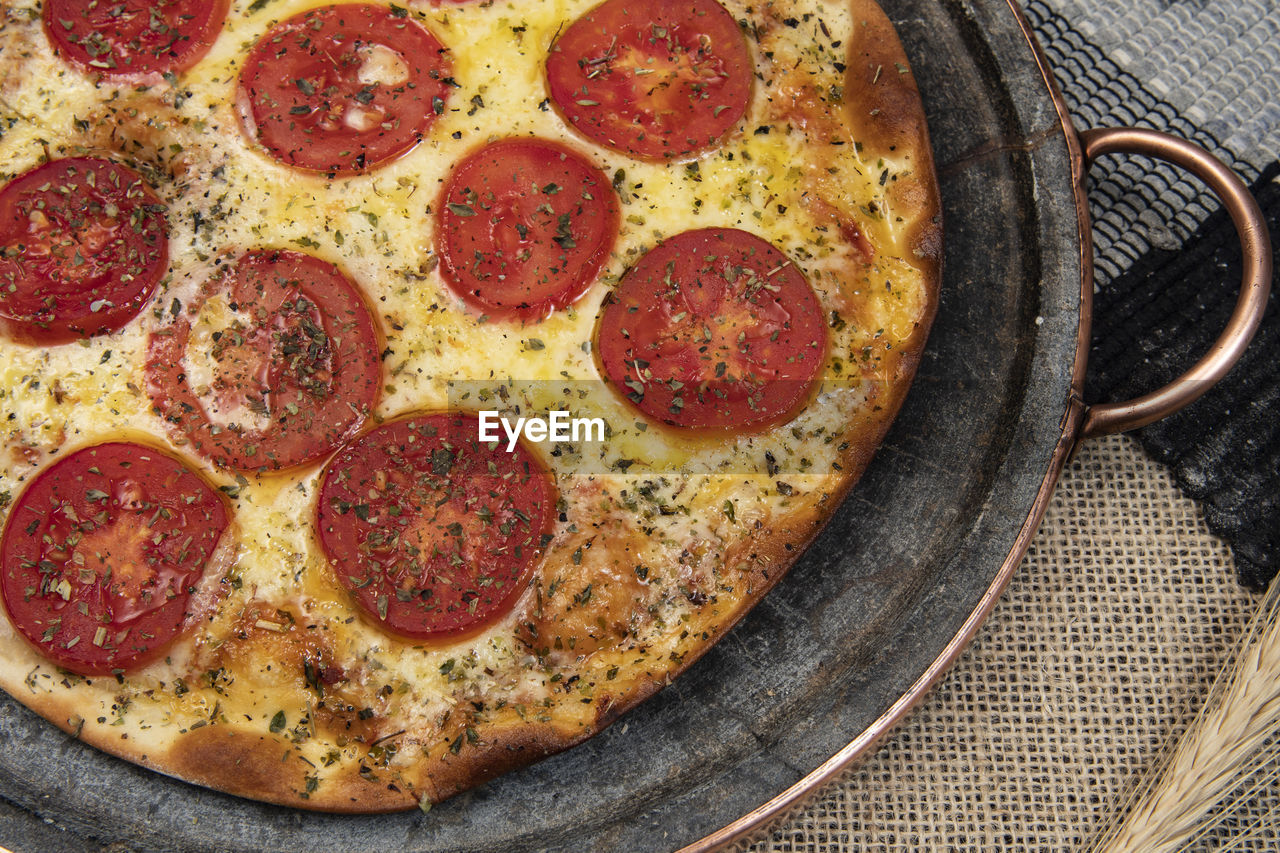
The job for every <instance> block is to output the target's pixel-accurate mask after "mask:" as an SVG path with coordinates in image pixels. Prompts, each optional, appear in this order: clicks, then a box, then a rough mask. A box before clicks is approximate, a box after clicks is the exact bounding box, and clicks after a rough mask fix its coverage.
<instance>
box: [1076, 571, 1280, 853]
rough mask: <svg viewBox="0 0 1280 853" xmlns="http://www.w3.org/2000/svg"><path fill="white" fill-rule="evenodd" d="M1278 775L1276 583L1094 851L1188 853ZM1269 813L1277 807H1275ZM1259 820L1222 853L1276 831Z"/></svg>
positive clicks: (1279, 609)
mask: <svg viewBox="0 0 1280 853" xmlns="http://www.w3.org/2000/svg"><path fill="white" fill-rule="evenodd" d="M1277 778H1280V582H1276V583H1273V584H1272V585H1271V588H1270V590H1268V592H1267V594H1266V596H1265V597H1264V598H1263V600H1262V602H1261V603H1260V604H1259V606H1258V611H1257V613H1256V614H1255V615H1254V617H1253V619H1252V620H1251V621H1250V624H1249V629H1248V630H1247V631H1246V632H1245V635H1244V637H1243V638H1242V640H1241V642H1240V645H1239V646H1237V648H1236V651H1235V654H1234V664H1233V665H1232V666H1229V667H1226V668H1225V669H1224V670H1223V672H1222V673H1221V674H1220V675H1219V677H1218V679H1217V680H1216V681H1215V683H1214V685H1213V688H1212V689H1211V691H1210V693H1209V697H1208V699H1207V700H1206V702H1205V705H1204V708H1203V709H1202V710H1201V712H1200V713H1199V715H1198V716H1197V717H1196V719H1195V720H1194V721H1193V722H1192V723H1191V725H1190V726H1189V727H1188V729H1187V731H1186V732H1185V733H1184V734H1183V736H1182V737H1181V738H1179V739H1178V740H1177V741H1176V742H1174V743H1173V744H1172V745H1171V747H1170V748H1169V749H1167V750H1166V751H1165V753H1164V755H1163V756H1162V758H1161V760H1159V761H1158V762H1157V764H1156V769H1155V771H1154V772H1153V773H1152V774H1151V775H1150V776H1149V777H1148V779H1147V781H1146V783H1145V784H1143V785H1141V786H1139V788H1138V789H1136V790H1135V792H1134V794H1133V796H1132V797H1131V798H1130V799H1129V800H1128V801H1127V802H1125V803H1123V804H1121V808H1119V809H1117V813H1116V821H1117V822H1116V823H1115V824H1113V825H1112V826H1111V827H1110V828H1109V829H1108V830H1106V831H1104V832H1103V833H1102V835H1101V837H1100V839H1099V841H1098V842H1097V843H1096V844H1095V845H1094V848H1093V849H1094V851H1096V853H1167V851H1176V850H1186V849H1187V848H1188V847H1190V846H1192V845H1193V844H1195V843H1196V842H1197V841H1199V840H1201V839H1202V838H1204V836H1206V835H1207V834H1209V833H1210V832H1212V831H1213V830H1214V828H1215V827H1217V826H1218V825H1219V824H1220V823H1221V822H1222V821H1223V820H1225V819H1226V818H1228V817H1230V816H1231V815H1232V813H1233V812H1234V811H1236V810H1237V808H1238V807H1240V806H1241V805H1242V804H1243V803H1246V802H1248V801H1249V800H1250V799H1251V798H1252V797H1253V796H1254V795H1256V794H1257V793H1258V792H1259V791H1261V790H1262V789H1263V788H1264V787H1265V786H1269V785H1275V784H1276V780H1277ZM1273 811H1274V810H1273ZM1278 817H1280V816H1278V815H1276V814H1274V813H1268V814H1264V815H1260V816H1259V817H1258V818H1256V819H1255V820H1254V822H1253V824H1251V825H1250V826H1245V827H1243V828H1242V829H1241V830H1240V831H1239V832H1238V833H1237V835H1236V836H1235V838H1234V839H1233V840H1232V841H1231V842H1230V843H1229V844H1228V845H1226V846H1225V847H1223V848H1221V849H1223V850H1230V849H1235V848H1237V847H1238V846H1240V845H1242V844H1243V843H1244V842H1245V841H1246V840H1247V839H1248V838H1249V837H1250V836H1251V835H1253V834H1255V833H1258V832H1260V831H1263V830H1266V829H1268V828H1273V827H1275V826H1276V823H1275V821H1276V820H1277V818H1278Z"/></svg>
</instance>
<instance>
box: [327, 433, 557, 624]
mask: <svg viewBox="0 0 1280 853" xmlns="http://www.w3.org/2000/svg"><path fill="white" fill-rule="evenodd" d="M555 505H556V493H555V487H554V486H553V485H552V481H551V476H550V475H549V474H548V473H547V471H546V469H545V468H543V467H542V465H541V464H540V463H539V461H538V459H537V458H536V457H535V456H534V455H533V454H532V453H530V452H529V451H528V450H527V449H526V448H525V447H524V445H522V444H520V445H517V446H516V448H515V450H514V451H513V452H511V453H508V452H507V451H506V449H505V445H503V446H496V447H495V446H491V444H490V443H482V442H480V440H479V420H478V419H477V418H476V416H475V415H472V414H464V413H439V414H433V415H421V416H417V417H411V418H406V419H403V420H398V421H393V422H391V423H387V424H383V425H382V426H380V427H377V428H376V429H374V430H372V431H370V432H368V433H366V434H365V435H362V436H360V437H359V438H358V439H356V440H354V441H352V442H351V443H350V444H348V445H347V446H346V447H345V448H343V449H342V450H341V451H340V452H339V453H338V455H337V456H335V457H334V458H333V459H332V460H330V462H329V465H328V467H327V468H326V469H325V473H324V478H323V480H322V482H321V487H320V501H319V507H318V510H317V514H318V522H317V523H318V527H319V531H320V542H321V544H322V545H323V547H324V551H325V553H326V554H327V555H328V557H329V561H330V564H331V565H332V567H333V571H334V573H335V574H336V575H337V577H338V582H339V583H340V584H341V585H342V586H343V587H345V588H346V589H347V590H348V591H349V592H350V593H351V595H352V597H353V598H354V599H355V601H356V602H357V604H359V606H360V607H361V609H362V610H364V612H365V613H366V614H368V616H369V617H370V618H371V619H373V620H375V621H376V622H377V623H378V624H379V625H381V626H382V627H383V628H385V629H386V630H387V631H389V632H390V633H392V634H395V635H397V636H401V637H406V638H409V639H415V640H454V639H458V638H460V637H463V636H466V635H469V634H473V633H475V632H476V631H479V630H481V629H483V628H484V627H485V626H487V625H489V624H491V623H493V622H494V621H496V620H498V619H501V618H502V617H503V616H505V615H506V614H507V613H509V612H510V611H511V609H512V608H513V607H514V605H515V602H516V599H517V598H519V596H520V594H521V592H523V591H524V589H525V587H526V585H527V582H528V577H529V573H530V571H531V570H532V568H533V565H534V563H535V562H536V560H537V559H538V557H539V556H540V554H541V553H542V549H543V548H544V547H545V545H546V539H548V538H549V531H550V527H551V521H552V514H553V513H554V512H555Z"/></svg>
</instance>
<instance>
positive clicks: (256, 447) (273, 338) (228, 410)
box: [147, 250, 382, 471]
mask: <svg viewBox="0 0 1280 853" xmlns="http://www.w3.org/2000/svg"><path fill="white" fill-rule="evenodd" d="M169 308H170V311H169V312H168V316H169V321H168V322H167V323H165V324H164V325H162V326H161V327H160V328H158V329H156V330H155V331H153V332H152V334H151V337H150V340H149V341H148V346H147V391H148V393H149V394H150V395H151V399H152V402H153V403H154V404H155V407H156V410H157V411H158V412H159V413H160V414H161V416H162V417H163V418H164V419H165V421H166V422H167V423H168V425H169V427H170V429H171V430H173V431H174V432H175V433H176V434H177V436H178V437H179V438H180V439H181V440H183V441H187V442H190V444H191V446H192V447H193V448H194V449H195V450H196V451H198V452H199V453H201V454H203V455H204V456H206V457H207V458H209V459H211V460H212V461H213V462H214V463H216V464H218V465H220V466H223V467H226V468H234V469H238V470H244V471H247V470H273V469H280V468H289V467H292V466H294V465H300V464H302V463H304V462H309V461H312V460H314V459H317V458H319V457H321V456H323V455H325V454H326V453H329V452H330V451H331V450H333V448H335V447H337V446H338V445H339V444H340V443H342V442H343V441H345V440H346V439H347V438H348V437H349V436H351V435H352V434H354V433H355V432H356V430H358V429H359V428H360V426H361V425H362V424H363V423H364V420H365V418H366V417H368V415H369V413H370V412H371V411H372V410H373V407H374V406H375V405H376V404H377V400H378V394H379V388H380V387H381V385H382V368H381V361H380V355H379V353H380V350H381V338H380V336H379V334H378V332H377V330H376V328H375V326H374V320H373V317H372V316H371V315H370V313H369V308H368V306H367V305H366V304H365V302H364V299H363V297H362V296H361V295H360V292H359V291H358V290H357V288H356V286H355V284H353V283H352V282H351V280H350V279H348V278H347V277H346V276H345V275H343V274H342V272H341V271H340V270H339V269H338V268H337V267H335V266H334V265H333V264H330V263H326V262H325V261H322V260H320V259H318V258H313V257H311V256H310V255H304V254H302V253H301V252H290V251H280V250H275V251H267V250H263V251H255V252H249V253H247V254H245V255H244V256H242V257H241V258H240V259H239V260H238V261H236V263H235V264H234V265H233V266H231V267H230V268H227V269H224V270H223V271H222V272H221V273H219V274H216V275H214V276H213V277H211V278H210V279H209V280H208V281H206V282H205V284H204V285H203V286H202V287H201V288H200V291H199V293H198V294H197V296H196V297H195V298H194V299H193V300H192V301H191V303H190V304H187V305H182V304H181V302H180V301H175V303H173V304H171V306H169Z"/></svg>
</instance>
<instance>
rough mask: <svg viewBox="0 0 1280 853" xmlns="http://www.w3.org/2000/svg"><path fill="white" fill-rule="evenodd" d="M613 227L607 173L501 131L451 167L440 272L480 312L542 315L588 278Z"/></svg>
mask: <svg viewBox="0 0 1280 853" xmlns="http://www.w3.org/2000/svg"><path fill="white" fill-rule="evenodd" d="M617 235H618V199H617V196H616V194H615V193H614V191H613V187H612V186H611V185H610V183H609V179H608V178H607V177H606V176H605V175H604V174H603V173H602V172H601V171H600V170H599V169H597V168H596V167H595V166H593V165H591V163H589V162H587V160H586V159H585V158H583V157H582V156H581V155H580V154H577V153H576V152H574V151H573V150H572V149H570V148H567V147H565V146H563V145H559V144H556V143H554V142H548V141H546V140H541V139H504V140H501V141H499V142H495V143H493V144H491V145H486V146H485V147H483V148H481V149H480V150H478V151H476V152H474V153H472V154H470V155H469V156H467V157H466V158H465V159H463V160H462V161H461V162H460V163H458V165H457V166H456V167H455V168H454V170H453V172H452V174H450V176H449V179H448V181H447V182H446V183H445V187H444V192H443V193H442V195H441V197H440V202H439V206H438V209H437V210H436V242H437V248H438V252H439V255H440V274H441V275H442V276H443V277H444V280H445V282H446V283H447V284H448V285H449V287H450V288H451V289H452V290H453V291H454V292H455V293H457V294H458V295H459V296H461V297H462V298H463V299H464V300H465V301H466V302H467V303H468V304H469V305H471V306H472V307H474V308H476V309H477V310H479V311H481V312H483V313H485V314H489V315H491V316H498V317H519V318H521V319H525V320H540V319H542V318H544V317H546V316H547V315H548V314H550V313H551V312H552V311H555V310H557V309H560V308H563V307H565V306H566V305H568V304H569V303H571V302H573V301H574V300H575V299H577V298H578V297H580V296H581V295H582V294H583V293H585V292H586V291H587V289H588V288H589V287H590V286H591V283H592V282H593V281H595V278H596V275H597V274H598V273H599V272H600V268H601V266H603V264H604V262H605V260H606V259H607V258H608V257H609V251H610V249H612V248H613V243H614V240H615V239H616V238H617Z"/></svg>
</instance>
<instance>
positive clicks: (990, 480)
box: [0, 0, 1091, 853]
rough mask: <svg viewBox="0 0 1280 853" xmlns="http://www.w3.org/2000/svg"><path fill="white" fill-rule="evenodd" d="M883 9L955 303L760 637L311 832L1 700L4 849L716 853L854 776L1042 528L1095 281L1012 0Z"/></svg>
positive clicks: (770, 604)
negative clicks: (502, 761) (825, 782)
mask: <svg viewBox="0 0 1280 853" xmlns="http://www.w3.org/2000/svg"><path fill="white" fill-rule="evenodd" d="M882 5H884V7H885V9H886V11H887V12H888V14H889V16H890V18H891V19H892V20H893V21H894V23H895V24H896V25H897V27H898V30H899V33H900V35H901V37H902V39H903V42H904V44H905V46H906V48H907V53H908V55H909V58H910V60H911V63H912V65H913V69H914V72H915V74H916V78H917V80H918V81H919V84H920V89H921V91H922V93H923V97H924V101H925V108H926V113H927V115H928V119H929V125H930V130H931V134H932V139H933V145H934V152H935V160H936V163H937V167H938V172H939V178H940V182H941V187H942V192H943V205H944V215H945V223H946V224H945V233H946V241H947V242H946V264H945V275H944V281H943V289H942V297H941V306H940V310H939V312H938V319H937V322H936V324H935V327H934V330H933V333H932V336H931V338H930V341H929V345H928V349H927V352H926V356H925V358H924V360H923V363H922V365H921V367H920V371H919V375H918V377H917V379H916V381H915V385H914V387H913V389H912V391H911V394H910V397H909V398H908V401H907V404H906V406H905V407H904V409H903V411H902V413H901V415H900V416H899V419H898V421H897V422H896V424H895V425H894V427H893V429H892V431H891V433H890V435H889V436H888V438H887V440H886V441H885V444H884V446H883V447H882V449H881V450H880V452H879V454H878V455H877V457H876V458H875V460H874V462H873V463H872V465H871V467H870V468H869V470H868V472H867V474H866V475H865V477H864V478H863V480H862V482H860V483H859V484H858V486H857V487H856V488H855V489H854V491H853V492H852V493H851V495H850V496H849V498H848V499H847V500H846V501H845V503H844V505H843V506H842V507H841V509H840V510H839V512H838V513H837V515H836V516H835V518H834V519H833V520H832V522H831V523H830V524H829V526H828V527H827V528H826V530H825V531H824V532H823V534H822V535H821V536H820V537H819V538H818V539H817V540H816V541H815V542H814V544H813V545H812V546H811V547H810V548H809V549H808V551H806V553H805V554H804V556H803V557H802V558H801V559H800V561H799V562H798V563H797V564H796V565H795V567H794V568H793V569H792V570H791V572H790V574H789V575H788V576H787V577H786V578H784V579H783V581H782V582H781V583H780V584H779V585H778V586H777V587H776V588H775V589H774V590H773V591H772V592H771V593H770V594H769V595H768V596H766V598H765V599H764V601H763V602H762V603H761V604H760V605H759V606H758V607H756V609H755V610H754V611H753V612H752V613H751V614H749V615H748V616H747V617H746V618H745V619H744V620H743V621H742V623H740V624H739V625H738V626H737V627H736V628H735V629H734V630H733V631H732V632H730V633H729V634H728V635H727V636H726V637H725V638H724V639H723V640H722V641H721V642H720V643H719V644H718V645H717V646H715V647H714V648H713V649H712V650H711V651H710V652H709V653H707V655H706V656H704V657H703V658H702V659H701V660H700V661H698V662H697V663H696V664H695V665H694V666H693V667H692V668H691V669H690V670H689V671H688V672H687V673H685V674H684V675H683V676H682V677H680V678H679V679H677V680H676V681H675V682H674V683H673V684H672V685H670V686H669V687H667V688H666V689H665V690H663V691H662V692H660V693H659V694H658V695H657V696H655V697H654V698H653V699H651V700H649V701H648V702H646V703H644V704H643V705H641V706H640V707H639V708H637V709H635V710H634V711H632V712H631V713H629V714H627V715H626V716H624V717H623V718H622V719H621V720H620V721H619V722H617V723H615V724H614V726H613V727H612V728H610V729H608V730H607V731H605V732H604V733H603V734H601V735H600V736H598V737H596V738H594V739H593V740H591V741H589V742H587V743H585V744H583V745H582V746H579V747H576V748H574V749H571V750H569V751H567V752H565V753H562V754H560V755H558V756H554V757H552V758H550V759H547V760H545V761H543V762H541V763H539V764H537V765H534V766H532V767H529V768H526V769H524V770H520V771H517V772H514V773H511V774H508V775H506V776H504V777H502V778H500V779H498V780H495V781H494V782H491V783H489V784H486V785H483V786H481V787H480V788H477V789H476V790H473V791H471V792H469V793H466V794H463V795H461V796H458V797H456V798H454V799H452V800H450V801H448V802H445V803H443V804H441V805H438V806H436V807H435V808H433V809H432V810H431V811H430V812H429V813H425V814H424V813H421V812H417V811H415V812H413V813H404V814H396V815H379V816H338V815H327V814H316V813H309V812H301V811H295V810H291V809H285V808H279V807H274V806H268V805H263V804H260V803H255V802H250V801H246V800H241V799H238V798H235V797H230V796H227V795H223V794H220V793H217V792H214V791H209V790H205V789H202V788H198V787H194V786H191V785H188V784H186V783H183V782H180V781H177V780H173V779H170V778H167V777H164V776H160V775H158V774H155V773H152V772H150V771H147V770H143V769H141V768H138V767H136V766H134V765H132V764H129V763H127V762H123V761H120V760H117V759H115V758H112V757H110V756H107V755H105V754H103V753H100V752H98V751H96V750H94V749H92V748H90V747H87V746H85V745H83V744H81V743H80V742H78V741H76V740H74V739H72V738H70V737H68V736H66V735H64V734H63V733H61V732H60V731H58V730H56V729H55V728H54V727H53V726H50V725H48V724H47V723H45V722H43V721H42V720H40V719H39V718H37V717H36V716H35V715H33V714H32V713H30V712H29V711H27V710H26V709H25V708H24V707H23V706H21V705H20V704H18V703H17V702H16V701H14V700H12V699H11V698H9V697H8V696H7V695H0V743H2V744H3V748H2V749H0V797H2V798H3V799H2V800H0V845H4V846H7V847H9V848H11V849H13V850H15V851H27V850H49V849H59V850H101V849H103V848H104V847H108V846H110V849H111V850H112V851H123V850H134V849H136V850H166V851H205V850H228V851H231V850H234V851H241V850H243V851H258V850H264V851H265V850H270V851H275V850H280V849H289V850H293V851H312V850H315V851H331V850H344V851H379V853H385V851H387V850H401V851H437V850H449V851H482V850H504V851H507V850H519V849H539V850H619V851H624V850H625V851H644V850H673V849H677V848H680V847H682V846H687V845H689V846H693V847H697V848H703V847H708V846H711V845H714V844H717V843H720V842H722V841H727V840H730V839H732V838H734V837H737V836H740V835H742V834H743V833H745V832H748V831H750V830H751V829H752V828H753V827H755V826H758V825H759V824H760V823H761V822H762V821H763V820H765V819H766V818H768V817H769V816H770V815H771V814H773V813H775V812H777V811H778V810H779V809H781V808H782V806H783V805H785V802H789V801H790V800H788V797H789V796H790V793H795V795H796V796H797V797H798V796H800V795H802V794H803V793H804V791H805V790H806V789H807V788H809V787H812V786H813V784H814V783H815V780H817V779H819V778H821V777H822V776H823V773H824V769H828V770H834V769H838V767H837V766H834V765H832V764H831V760H832V757H833V756H837V757H839V756H841V755H845V756H847V755H849V754H851V753H849V750H850V749H851V748H852V747H854V746H857V745H859V744H860V746H859V748H860V749H862V750H865V749H866V748H869V747H870V746H871V744H872V742H873V741H874V740H875V739H876V738H877V737H878V736H880V735H881V734H883V733H884V730H885V729H886V728H887V727H888V724H889V723H891V722H892V720H893V719H895V714H900V713H901V712H902V711H903V710H904V709H905V708H906V707H907V706H908V705H909V704H910V703H911V702H913V701H914V700H915V698H916V697H917V696H918V694H919V693H920V692H922V691H923V689H925V688H926V687H927V686H928V684H929V683H930V681H931V680H932V677H931V673H933V672H934V670H937V669H938V668H939V667H940V666H941V667H944V666H945V664H946V663H947V662H949V660H950V659H951V658H953V657H954V654H955V653H956V652H957V651H958V648H959V646H960V645H962V644H963V642H964V641H965V640H966V639H967V638H968V636H970V635H971V633H972V631H973V630H975V628H976V623H977V622H978V621H980V620H981V616H983V615H985V612H986V609H987V608H989V606H990V601H991V600H992V598H993V596H994V595H995V594H997V593H998V591H999V588H1000V585H1001V577H1002V573H1007V572H1008V571H1011V566H1012V565H1013V564H1015V563H1016V562H1017V559H1018V557H1019V556H1020V555H1021V553H1022V551H1023V549H1025V547H1026V544H1027V541H1028V539H1029V537H1030V535H1031V532H1032V530H1033V529H1034V527H1035V524H1036V522H1037V521H1038V520H1039V516H1040V513H1041V512H1042V511H1043V507H1044V504H1045V502H1046V500H1047V496H1048V493H1049V490H1050V489H1051V488H1052V484H1053V482H1054V481H1055V480H1056V478H1057V475H1058V473H1059V471H1060V470H1061V467H1062V465H1063V463H1064V461H1065V459H1066V456H1067V455H1068V453H1069V451H1070V448H1071V446H1072V444H1073V442H1074V440H1075V438H1076V437H1077V435H1078V434H1079V430H1080V423H1081V418H1082V417H1083V413H1084V408H1083V406H1082V404H1081V402H1080V390H1081V389H1080V387H1079V383H1080V377H1081V375H1082V367H1083V355H1084V354H1083V352H1082V347H1083V346H1087V334H1088V308H1089V306H1088V294H1089V288H1090V285H1091V278H1090V272H1089V269H1088V266H1087V264H1086V263H1084V262H1083V261H1082V258H1087V257H1089V254H1088V250H1089V239H1088V233H1087V228H1086V227H1085V224H1084V223H1085V220H1084V219H1083V216H1082V212H1081V211H1082V198H1081V195H1080V187H1081V181H1080V180H1079V175H1078V173H1079V170H1080V163H1081V158H1080V152H1079V149H1078V145H1077V143H1076V140H1075V138H1074V135H1073V132H1072V131H1071V130H1070V126H1069V123H1068V122H1067V121H1066V119H1065V115H1064V114H1063V113H1062V111H1061V103H1060V100H1059V99H1056V98H1055V96H1054V92H1053V89H1052V86H1051V85H1050V84H1049V83H1048V82H1047V80H1048V78H1047V72H1046V70H1045V69H1044V68H1043V65H1042V61H1041V59H1040V58H1039V56H1038V54H1037V52H1036V51H1035V50H1034V48H1033V46H1032V44H1031V42H1030V41H1029V39H1028V36H1027V34H1026V31H1025V28H1024V24H1023V22H1022V21H1021V19H1020V17H1019V15H1018V14H1017V12H1016V11H1015V10H1014V8H1013V7H1012V6H1011V5H1009V4H1008V3H1007V2H1006V0H882ZM1082 342H1085V343H1083V344H1082ZM994 689H998V688H996V687H993V690H994ZM791 799H795V797H791ZM5 801H7V802H5ZM784 801H785V802H784ZM770 803H775V804H776V803H780V804H781V805H779V806H778V807H777V808H774V809H773V810H772V811H770V807H769V806H768V804H770ZM753 815H755V817H752V816H753ZM744 816H746V817H745V818H744ZM726 827H728V829H727V830H726V829H725V828H726Z"/></svg>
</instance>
